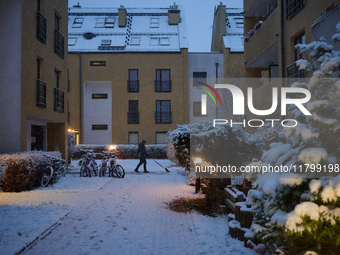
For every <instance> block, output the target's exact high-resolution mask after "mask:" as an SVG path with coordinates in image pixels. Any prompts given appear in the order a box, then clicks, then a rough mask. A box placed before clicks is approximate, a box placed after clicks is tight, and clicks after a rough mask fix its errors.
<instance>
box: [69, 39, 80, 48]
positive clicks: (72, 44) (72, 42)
mask: <svg viewBox="0 0 340 255" xmlns="http://www.w3.org/2000/svg"><path fill="white" fill-rule="evenodd" d="M77 39H78V38H77V37H69V38H68V46H74V45H76V42H77Z"/></svg>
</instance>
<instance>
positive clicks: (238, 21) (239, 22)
mask: <svg viewBox="0 0 340 255" xmlns="http://www.w3.org/2000/svg"><path fill="white" fill-rule="evenodd" d="M235 22H236V27H237V28H243V18H235Z"/></svg>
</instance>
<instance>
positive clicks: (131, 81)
mask: <svg viewBox="0 0 340 255" xmlns="http://www.w3.org/2000/svg"><path fill="white" fill-rule="evenodd" d="M68 37H69V46H68V49H69V57H68V60H69V69H70V71H69V79H70V93H69V96H70V98H72V100H70V105H69V109H70V124H69V129H71V130H72V131H73V132H75V133H76V135H77V140H78V142H79V143H86V144H110V143H114V144H128V143H130V144H135V143H138V142H140V141H141V140H143V139H145V140H146V141H147V143H148V144H153V143H165V137H166V133H167V132H168V131H169V130H170V129H175V128H176V127H177V124H184V123H188V118H189V117H188V100H189V99H188V45H187V41H186V35H185V17H184V16H183V15H182V13H181V10H180V9H179V8H178V6H175V5H174V6H172V7H170V8H162V9H148V8H139V9H137V8H124V7H120V8H111V9H110V8H103V9H98V8H96V9H91V8H82V7H81V6H74V7H73V8H70V10H69V35H68Z"/></svg>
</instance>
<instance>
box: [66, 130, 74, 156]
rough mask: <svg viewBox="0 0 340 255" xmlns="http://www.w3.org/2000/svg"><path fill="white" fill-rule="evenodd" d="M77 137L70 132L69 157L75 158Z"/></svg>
mask: <svg viewBox="0 0 340 255" xmlns="http://www.w3.org/2000/svg"><path fill="white" fill-rule="evenodd" d="M75 146H76V136H75V134H74V133H72V132H68V157H69V159H70V158H73V155H74V153H75V152H76V147H75Z"/></svg>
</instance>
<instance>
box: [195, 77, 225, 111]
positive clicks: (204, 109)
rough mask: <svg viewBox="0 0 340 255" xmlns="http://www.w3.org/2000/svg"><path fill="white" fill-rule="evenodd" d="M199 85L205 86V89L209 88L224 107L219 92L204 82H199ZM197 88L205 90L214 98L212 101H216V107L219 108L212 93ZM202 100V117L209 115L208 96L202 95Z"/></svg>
mask: <svg viewBox="0 0 340 255" xmlns="http://www.w3.org/2000/svg"><path fill="white" fill-rule="evenodd" d="M198 83H199V84H201V85H203V86H205V87H207V88H208V89H210V90H211V91H212V92H213V93H214V94H215V95H216V97H217V98H218V100H219V101H220V104H221V106H222V100H221V97H220V95H219V94H218V93H217V91H216V90H215V89H214V88H213V87H211V86H210V85H208V84H205V83H203V82H198ZM197 88H198V89H200V90H203V91H204V92H206V93H207V94H208V95H209V96H210V97H211V98H212V100H213V101H214V103H215V105H216V106H217V103H216V100H215V97H214V96H213V95H212V93H211V92H210V91H209V90H207V89H206V88H200V87H197ZM201 100H202V101H201V114H202V115H207V95H206V94H202V95H201Z"/></svg>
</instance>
